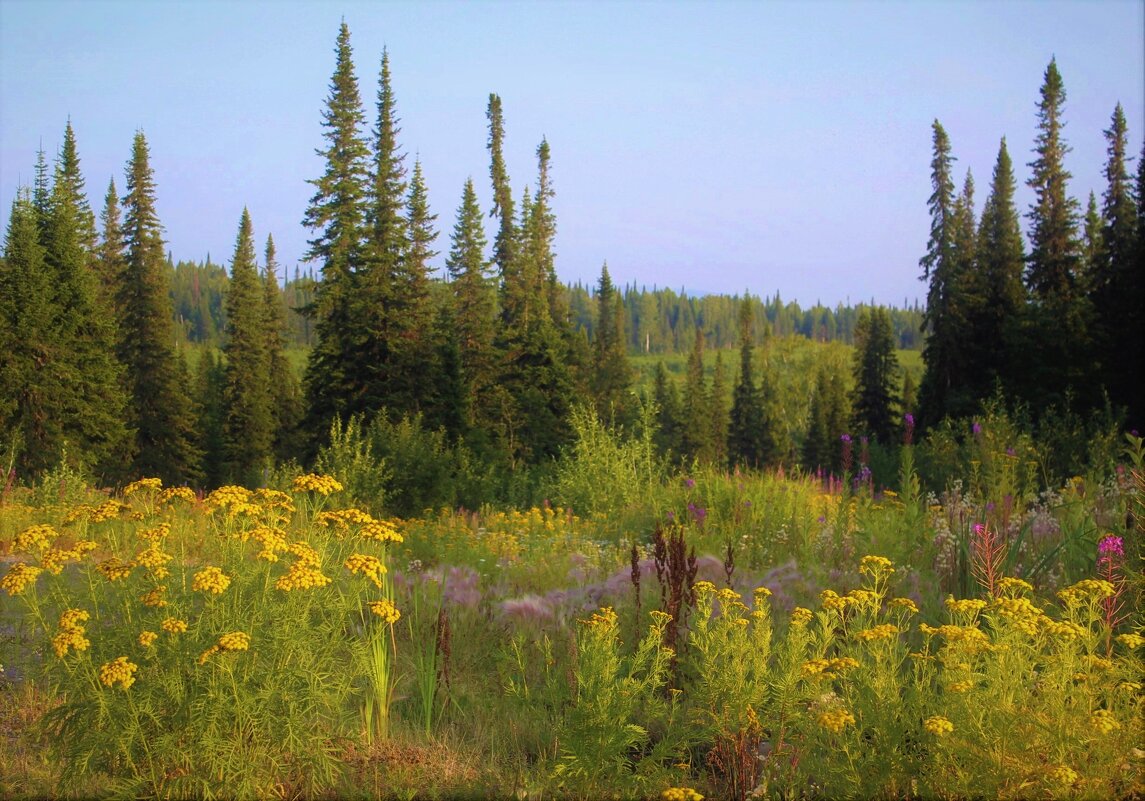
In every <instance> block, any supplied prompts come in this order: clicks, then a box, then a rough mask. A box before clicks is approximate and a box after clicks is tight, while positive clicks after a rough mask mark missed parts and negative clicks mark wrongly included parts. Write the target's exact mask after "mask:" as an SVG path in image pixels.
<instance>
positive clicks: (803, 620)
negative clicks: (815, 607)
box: [791, 606, 811, 626]
mask: <svg viewBox="0 0 1145 801" xmlns="http://www.w3.org/2000/svg"><path fill="white" fill-rule="evenodd" d="M810 622H811V610H810V609H804V608H803V607H802V606H797V607H795V610H794V611H793V612H792V613H791V625H792V626H806V625H807V624H808V623H810Z"/></svg>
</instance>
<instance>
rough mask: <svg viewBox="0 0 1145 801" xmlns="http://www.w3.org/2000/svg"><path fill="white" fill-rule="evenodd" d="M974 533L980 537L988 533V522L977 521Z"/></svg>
mask: <svg viewBox="0 0 1145 801" xmlns="http://www.w3.org/2000/svg"><path fill="white" fill-rule="evenodd" d="M974 533H975V534H977V535H978V536H979V537H981V536H982V535H984V534H985V533H986V524H985V523H975V524H974Z"/></svg>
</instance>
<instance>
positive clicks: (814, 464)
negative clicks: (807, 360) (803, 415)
mask: <svg viewBox="0 0 1145 801" xmlns="http://www.w3.org/2000/svg"><path fill="white" fill-rule="evenodd" d="M827 382H828V377H827V370H826V369H825V368H824V367H822V366H820V367H819V369H818V370H816V372H815V386H814V387H813V388H812V390H811V403H810V404H809V411H808V415H807V436H806V438H805V439H804V440H803V452H802V454H801V456H802V462H803V466H804V467H806V468H807V469H808V470H810V471H815V470H819V469H824V470H828V471H832V470H833V464H832V456H833V454H834V452H835V448H834V442H835V440H834V439H832V436H831V430H830V421H829V419H828V415H827V412H828V410H827V402H828V398H827V393H828V383H827Z"/></svg>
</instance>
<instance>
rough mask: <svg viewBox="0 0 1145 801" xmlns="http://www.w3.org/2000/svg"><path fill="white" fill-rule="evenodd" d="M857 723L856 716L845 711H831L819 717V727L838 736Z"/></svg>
mask: <svg viewBox="0 0 1145 801" xmlns="http://www.w3.org/2000/svg"><path fill="white" fill-rule="evenodd" d="M854 722H855V716H854V715H852V714H851V713H850V712H848V711H847V710H845V709H829V710H827V711H826V712H823V713H821V714H820V715H819V725H820V726H822V727H823V728H824V729H827V730H828V731H830V732H834V733H835V734H838V733H839V732H841V731H842V730H843V729H845V728H846V727H847V726H849V725H851V724H853V723H854Z"/></svg>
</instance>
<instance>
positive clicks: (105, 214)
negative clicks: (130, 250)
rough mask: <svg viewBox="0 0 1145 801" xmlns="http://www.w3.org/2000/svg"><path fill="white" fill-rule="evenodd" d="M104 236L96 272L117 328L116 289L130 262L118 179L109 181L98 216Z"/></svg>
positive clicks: (100, 245)
mask: <svg viewBox="0 0 1145 801" xmlns="http://www.w3.org/2000/svg"><path fill="white" fill-rule="evenodd" d="M99 219H100V222H101V224H102V236H101V237H100V241H99V245H98V247H97V248H96V262H95V270H96V275H97V277H98V283H99V291H100V294H101V295H102V297H103V303H104V305H105V307H106V308H107V309H109V310H110V311H111V320H112V325H113V327H115V328H118V325H119V317H120V312H121V310H120V308H119V306H118V305H117V300H116V295H117V288H118V287H119V285H120V283H121V282H122V281H123V270H124V266H125V264H126V262H127V245H126V243H125V242H124V239H123V220H122V217H121V215H120V211H119V195H118V193H117V192H116V191H115V179H114V178H112V179H111V180H110V181H109V182H108V186H107V194H106V195H105V196H104V204H103V211H102V212H101V213H100V216H99Z"/></svg>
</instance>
